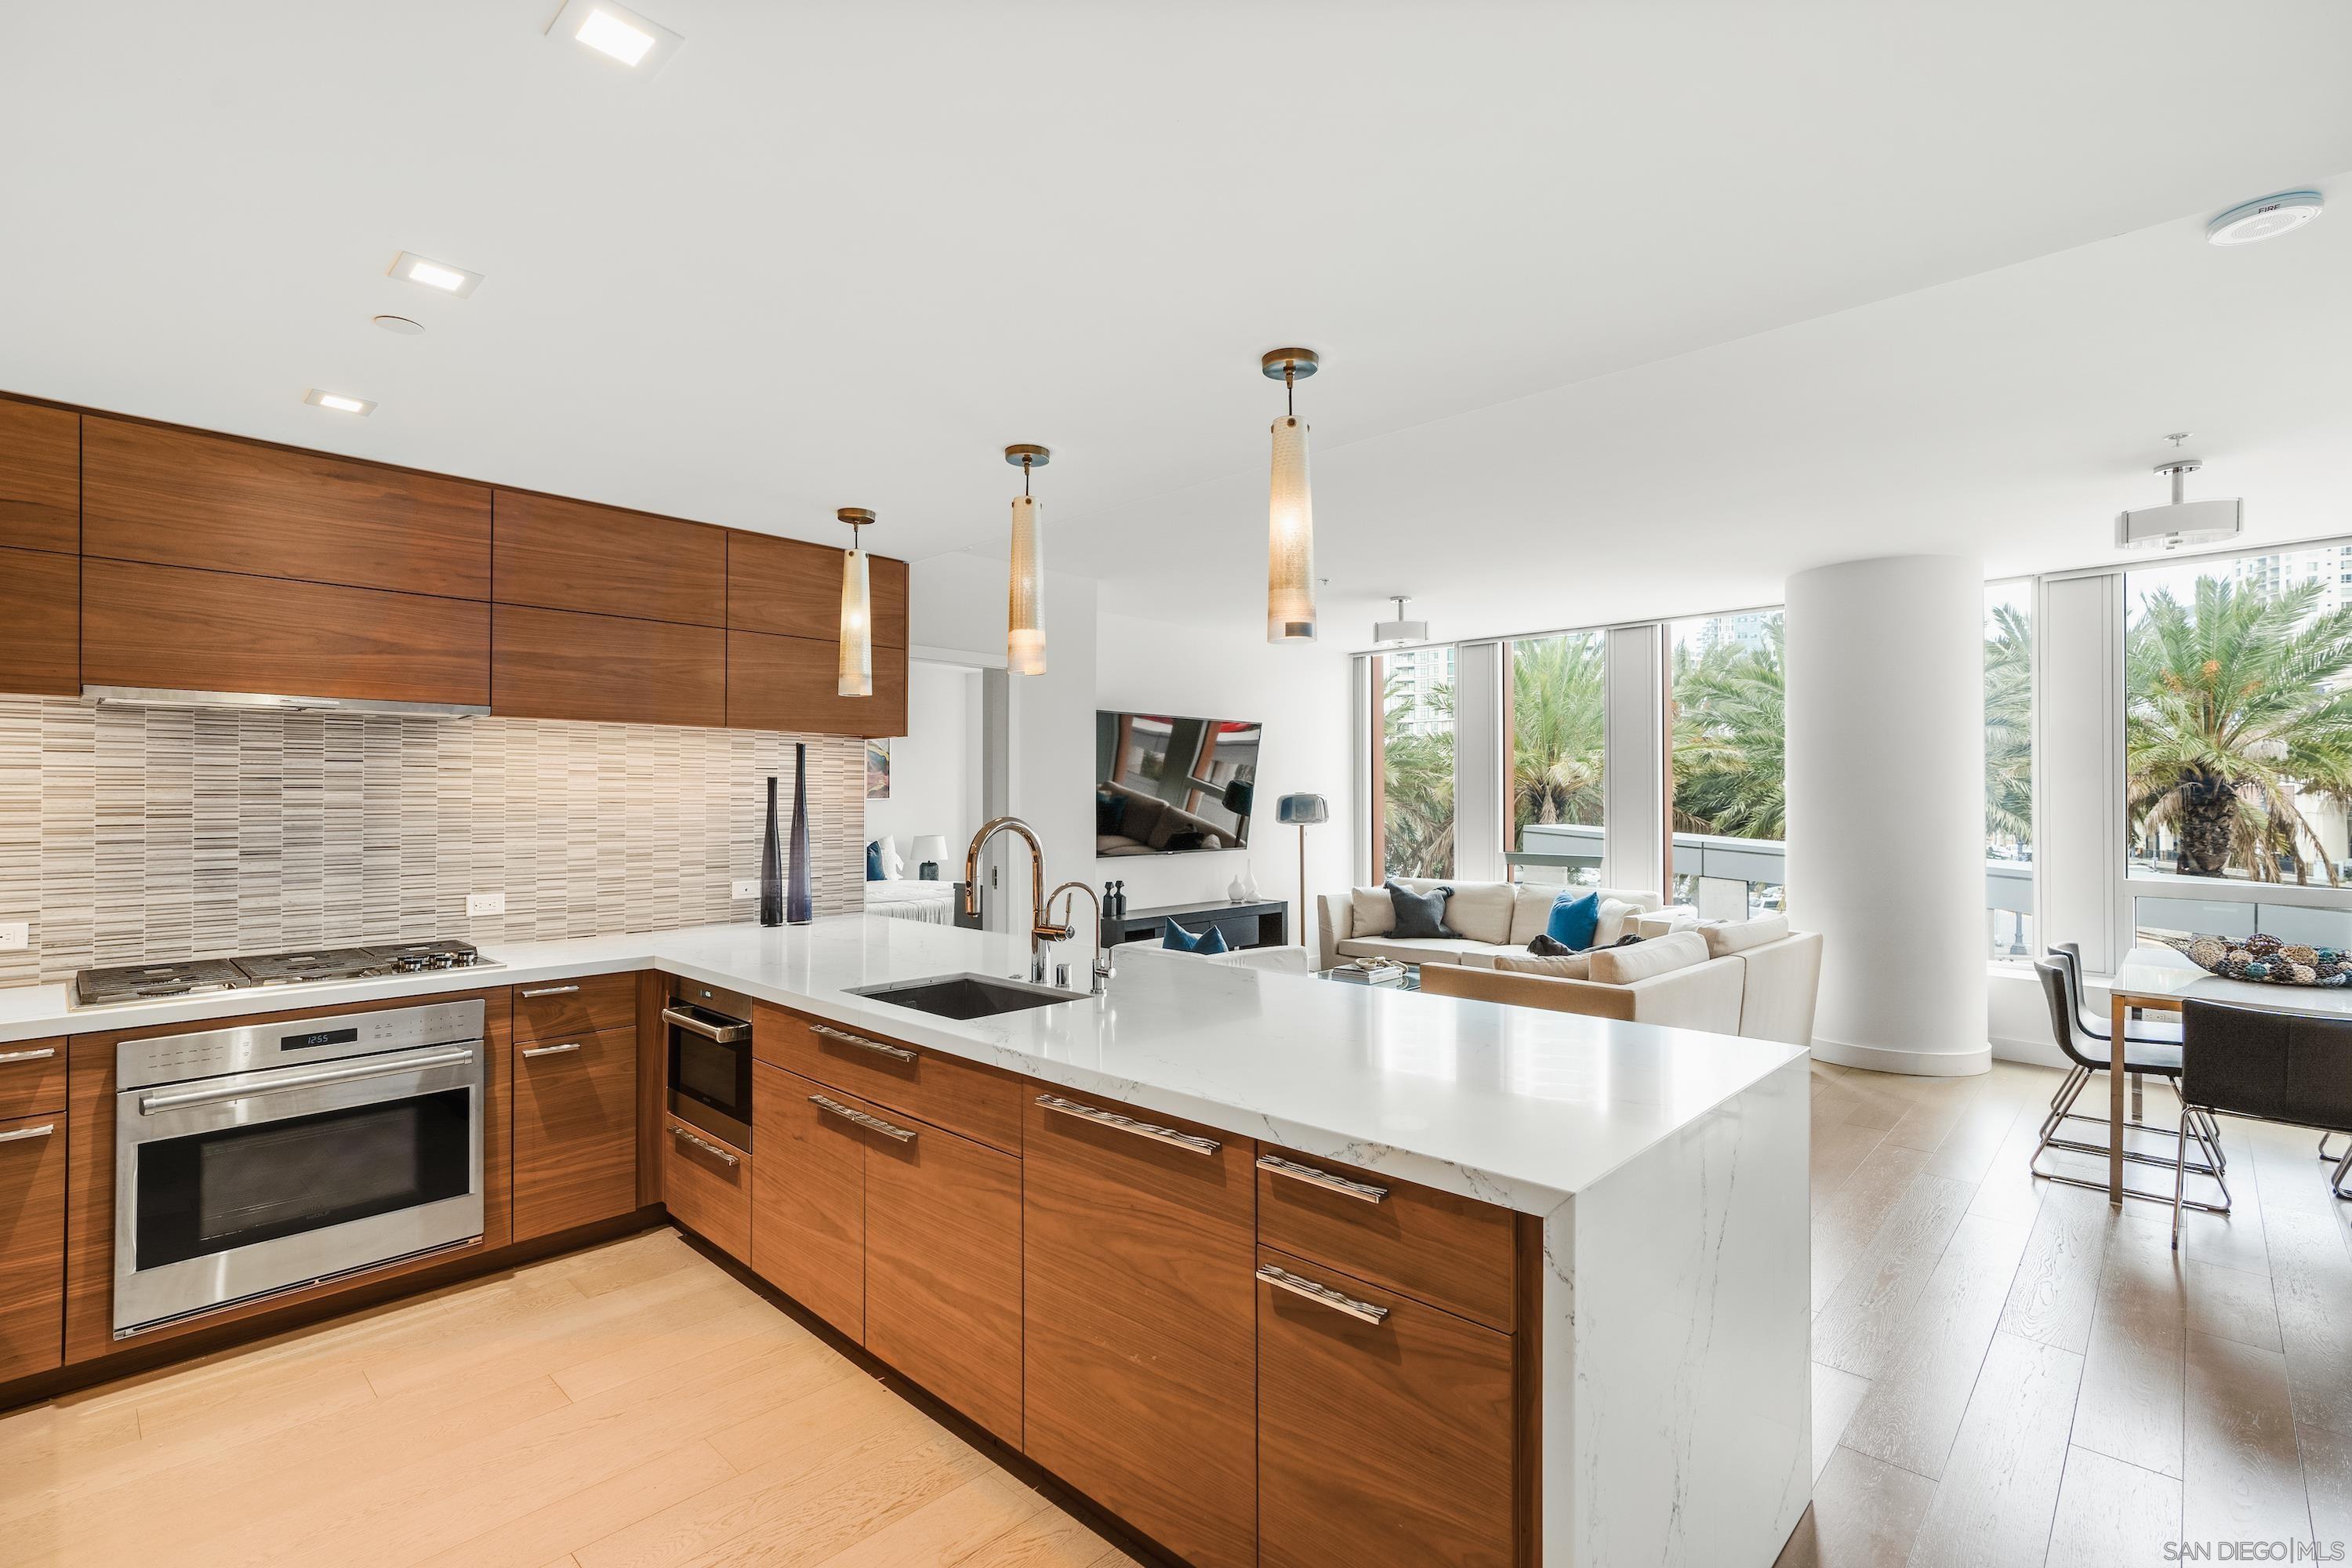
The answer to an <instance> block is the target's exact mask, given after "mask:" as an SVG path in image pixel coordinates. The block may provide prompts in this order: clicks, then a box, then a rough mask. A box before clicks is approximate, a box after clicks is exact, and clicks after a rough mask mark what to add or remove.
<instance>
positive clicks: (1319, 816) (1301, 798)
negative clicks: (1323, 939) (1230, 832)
mask: <svg viewBox="0 0 2352 1568" xmlns="http://www.w3.org/2000/svg"><path fill="white" fill-rule="evenodd" d="M1274 816H1275V820H1276V821H1277V822H1279V823H1281V824H1282V825H1283V826H1286V827H1287V826H1292V825H1294V824H1295V825H1297V828H1298V940H1299V942H1300V944H1301V945H1303V946H1306V947H1312V946H1314V945H1315V944H1314V942H1312V941H1311V940H1310V939H1311V938H1312V937H1313V936H1314V934H1315V929H1314V928H1315V917H1314V915H1313V914H1312V913H1310V912H1309V910H1308V909H1307V829H1308V828H1309V827H1312V826H1315V825H1316V824H1317V823H1318V822H1328V821H1330V820H1331V806H1330V803H1328V801H1326V800H1325V799H1324V798H1323V797H1322V796H1321V795H1284V796H1283V797H1282V798H1281V799H1280V800H1278V801H1276V802H1275V805H1274Z"/></svg>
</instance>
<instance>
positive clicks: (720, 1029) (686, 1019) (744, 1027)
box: [662, 1007, 751, 1046]
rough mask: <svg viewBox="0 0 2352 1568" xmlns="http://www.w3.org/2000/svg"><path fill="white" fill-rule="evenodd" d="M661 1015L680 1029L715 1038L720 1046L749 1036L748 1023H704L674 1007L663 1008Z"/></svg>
mask: <svg viewBox="0 0 2352 1568" xmlns="http://www.w3.org/2000/svg"><path fill="white" fill-rule="evenodd" d="M662 1016H663V1017H664V1018H665V1019H667V1021H669V1022H670V1023H673V1024H676V1025H677V1026H678V1027H679V1028H681V1029H688V1030H691V1031H693V1032H694V1033H695V1034H698V1035H700V1036H702V1037H704V1038H705V1039H710V1040H717V1041H718V1042H719V1044H720V1045H722V1046H731V1045H734V1044H735V1043H736V1042H737V1041H739V1040H748V1039H750V1038H751V1025H749V1024H726V1025H719V1024H709V1023H705V1022H704V1021H703V1020H702V1019H700V1018H698V1017H697V1016H694V1015H693V1014H691V1013H681V1012H679V1011H678V1010H677V1008H675V1007H665V1008H663V1009H662Z"/></svg>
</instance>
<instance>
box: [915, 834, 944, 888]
mask: <svg viewBox="0 0 2352 1568" xmlns="http://www.w3.org/2000/svg"><path fill="white" fill-rule="evenodd" d="M947 858H948V841H947V836H946V835H945V834H940V833H919V834H917V835H916V836H915V876H916V878H917V879H918V880H919V881H925V882H936V881H938V880H939V879H940V866H942V865H944V864H945V863H946V861H947Z"/></svg>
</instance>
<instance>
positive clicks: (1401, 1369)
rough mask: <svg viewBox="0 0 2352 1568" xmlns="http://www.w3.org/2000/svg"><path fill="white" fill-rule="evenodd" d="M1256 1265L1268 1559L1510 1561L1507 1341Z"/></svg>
mask: <svg viewBox="0 0 2352 1568" xmlns="http://www.w3.org/2000/svg"><path fill="white" fill-rule="evenodd" d="M1258 1268H1259V1271H1258V1282H1257V1424H1258V1430H1257V1468H1258V1531H1259V1535H1258V1552H1259V1555H1258V1561H1259V1563H1262V1564H1263V1565H1264V1568H1323V1565H1324V1564H1328V1563H1363V1564H1367V1565H1370V1564H1375V1563H1446V1564H1449V1565H1450V1568H1511V1565H1512V1563H1513V1562H1514V1560H1515V1559H1514V1553H1515V1536H1516V1533H1517V1519H1518V1511H1517V1508H1516V1507H1515V1506H1514V1502H1515V1498H1514V1490H1513V1477H1514V1473H1515V1457H1516V1450H1515V1447H1514V1442H1515V1431H1516V1428H1515V1425H1514V1422H1513V1405H1512V1398H1511V1377H1512V1342H1511V1339H1510V1336H1508V1335H1507V1334H1498V1333H1496V1332H1495V1331H1493V1330H1492V1329H1486V1328H1482V1327H1480V1326H1479V1325H1477V1324H1475V1323H1472V1322H1468V1321H1465V1320H1463V1319H1461V1318H1457V1317H1455V1316H1454V1315H1453V1314H1452V1313H1450V1312H1442V1311H1439V1310H1437V1309H1435V1308H1433V1307H1426V1306H1423V1305H1422V1304H1421V1303H1420V1302H1418V1301H1415V1300H1412V1298H1411V1297H1409V1296H1403V1295H1400V1294H1398V1293H1396V1292H1394V1291H1391V1290H1384V1289H1381V1288H1380V1287H1378V1286H1376V1285H1372V1284H1370V1283H1368V1282H1366V1281H1364V1280H1360V1279H1349V1277H1348V1276H1346V1275H1345V1274H1342V1273H1339V1271H1338V1270H1336V1269H1328V1268H1322V1267H1320V1266H1319V1265H1317V1264H1314V1263H1310V1262H1308V1261H1307V1260H1306V1259H1304V1258H1294V1257H1292V1256H1290V1255H1289V1254H1288V1253H1285V1252H1277V1251H1275V1250H1274V1249H1273V1248H1271V1247H1262V1248H1260V1249H1259V1252H1258ZM1277 1271H1278V1273H1277V1277H1278V1278H1281V1279H1285V1280H1286V1281H1287V1284H1288V1286H1289V1287H1296V1288H1300V1289H1309V1290H1314V1289H1320V1290H1325V1291H1332V1292H1336V1293H1337V1294H1338V1296H1339V1298H1341V1300H1339V1301H1333V1300H1328V1298H1322V1297H1318V1296H1313V1295H1300V1294H1297V1293H1296V1290H1295V1289H1292V1288H1286V1286H1284V1285H1276V1284H1273V1283H1269V1282H1268V1280H1267V1274H1268V1273H1269V1272H1277ZM1358 1312H1364V1313H1366V1314H1367V1315H1369V1314H1381V1317H1380V1321H1377V1322H1368V1321H1364V1318H1363V1317H1362V1316H1359V1315H1357V1313H1358Z"/></svg>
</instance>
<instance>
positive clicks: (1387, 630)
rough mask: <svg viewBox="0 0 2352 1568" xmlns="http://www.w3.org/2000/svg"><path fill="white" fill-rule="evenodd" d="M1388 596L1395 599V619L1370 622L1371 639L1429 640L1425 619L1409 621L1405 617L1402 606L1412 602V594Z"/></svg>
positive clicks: (1393, 641)
mask: <svg viewBox="0 0 2352 1568" xmlns="http://www.w3.org/2000/svg"><path fill="white" fill-rule="evenodd" d="M1389 597H1390V598H1391V599H1394V600H1395V601H1396V607H1397V613H1396V619H1394V620H1392V621H1374V622H1373V623H1372V640H1373V641H1374V642H1387V643H1412V642H1427V641H1428V640H1429V623H1428V622H1427V621H1409V620H1407V619H1405V616H1404V607H1405V606H1406V605H1410V604H1412V595H1410V594H1391V595H1389Z"/></svg>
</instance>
